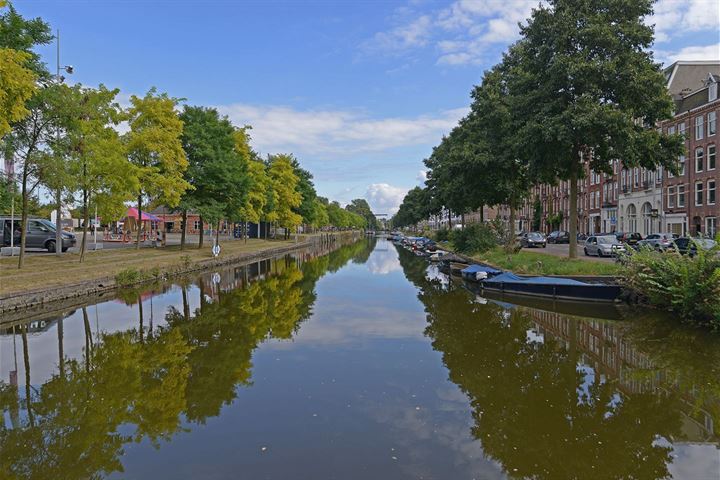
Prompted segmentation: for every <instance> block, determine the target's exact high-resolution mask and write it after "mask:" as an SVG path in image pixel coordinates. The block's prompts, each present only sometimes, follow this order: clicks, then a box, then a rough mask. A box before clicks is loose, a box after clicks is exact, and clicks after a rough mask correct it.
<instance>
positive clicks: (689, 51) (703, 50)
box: [656, 43, 720, 63]
mask: <svg viewBox="0 0 720 480" xmlns="http://www.w3.org/2000/svg"><path fill="white" fill-rule="evenodd" d="M656 55H657V57H658V59H659V60H663V61H666V62H667V63H670V62H675V61H677V60H720V43H715V44H713V45H695V46H689V47H683V48H681V49H680V50H678V51H675V52H664V51H657V52H656Z"/></svg>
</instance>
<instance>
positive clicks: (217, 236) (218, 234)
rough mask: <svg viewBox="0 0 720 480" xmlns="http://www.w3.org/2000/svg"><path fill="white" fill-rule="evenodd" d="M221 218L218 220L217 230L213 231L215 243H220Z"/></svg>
mask: <svg viewBox="0 0 720 480" xmlns="http://www.w3.org/2000/svg"><path fill="white" fill-rule="evenodd" d="M221 223H222V220H218V223H217V230H216V231H215V245H220V224H221Z"/></svg>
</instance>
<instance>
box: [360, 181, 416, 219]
mask: <svg viewBox="0 0 720 480" xmlns="http://www.w3.org/2000/svg"><path fill="white" fill-rule="evenodd" d="M406 193H407V189H404V188H402V187H394V186H392V185H390V184H387V183H373V184H372V185H370V186H368V189H367V192H365V200H367V201H368V203H369V204H370V209H371V210H372V211H373V212H375V213H376V214H378V213H387V214H390V215H392V214H394V213H395V212H397V211H398V208H399V207H400V204H401V203H402V201H403V198H405V194H406Z"/></svg>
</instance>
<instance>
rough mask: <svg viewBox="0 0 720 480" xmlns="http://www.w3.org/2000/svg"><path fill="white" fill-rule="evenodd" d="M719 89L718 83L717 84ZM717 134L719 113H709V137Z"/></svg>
mask: <svg viewBox="0 0 720 480" xmlns="http://www.w3.org/2000/svg"><path fill="white" fill-rule="evenodd" d="M715 86H716V87H717V83H716V84H715ZM716 133H717V112H710V113H708V137H709V136H710V135H715V134H716Z"/></svg>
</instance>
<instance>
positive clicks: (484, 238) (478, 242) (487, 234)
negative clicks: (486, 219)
mask: <svg viewBox="0 0 720 480" xmlns="http://www.w3.org/2000/svg"><path fill="white" fill-rule="evenodd" d="M450 239H451V240H452V242H453V245H454V246H455V248H456V249H457V251H458V252H462V253H483V252H487V251H488V250H490V249H491V248H493V247H495V246H497V245H498V233H497V231H496V229H495V228H493V225H491V224H488V223H471V224H470V225H466V226H465V228H464V229H462V230H453V232H452V233H451V234H450Z"/></svg>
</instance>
